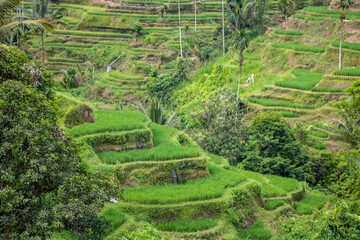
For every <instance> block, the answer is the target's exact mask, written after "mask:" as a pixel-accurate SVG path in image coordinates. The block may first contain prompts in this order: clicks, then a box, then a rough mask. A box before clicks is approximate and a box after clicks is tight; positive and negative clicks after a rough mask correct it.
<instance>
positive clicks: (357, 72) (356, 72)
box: [333, 67, 360, 77]
mask: <svg viewBox="0 0 360 240" xmlns="http://www.w3.org/2000/svg"><path fill="white" fill-rule="evenodd" d="M333 74H334V75H338V76H355V77H357V76H360V67H358V68H352V69H342V70H338V71H335V72H334V73H333Z"/></svg>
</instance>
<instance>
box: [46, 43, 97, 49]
mask: <svg viewBox="0 0 360 240" xmlns="http://www.w3.org/2000/svg"><path fill="white" fill-rule="evenodd" d="M45 47H47V48H92V47H93V45H90V44H63V43H61V44H59V43H46V44H45Z"/></svg>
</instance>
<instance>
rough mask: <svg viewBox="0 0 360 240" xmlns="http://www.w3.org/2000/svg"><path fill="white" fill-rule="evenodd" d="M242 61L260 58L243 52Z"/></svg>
mask: <svg viewBox="0 0 360 240" xmlns="http://www.w3.org/2000/svg"><path fill="white" fill-rule="evenodd" d="M244 59H247V60H260V56H257V55H254V54H252V53H247V52H245V53H244Z"/></svg>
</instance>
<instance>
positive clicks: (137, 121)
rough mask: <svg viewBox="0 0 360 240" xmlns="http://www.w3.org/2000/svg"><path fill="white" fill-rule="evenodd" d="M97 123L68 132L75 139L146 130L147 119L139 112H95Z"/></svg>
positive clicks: (83, 125) (80, 126) (74, 128)
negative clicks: (106, 133) (102, 133)
mask: <svg viewBox="0 0 360 240" xmlns="http://www.w3.org/2000/svg"><path fill="white" fill-rule="evenodd" d="M94 114H95V118H96V122H94V123H85V124H82V125H79V126H76V127H73V128H72V129H70V130H68V131H69V133H71V135H73V136H75V137H79V136H84V135H89V134H94V133H101V132H116V131H127V130H134V129H139V128H145V122H146V121H147V118H146V116H145V115H144V114H141V113H139V112H128V111H107V110H97V111H94Z"/></svg>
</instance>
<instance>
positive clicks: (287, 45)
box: [271, 43, 325, 53]
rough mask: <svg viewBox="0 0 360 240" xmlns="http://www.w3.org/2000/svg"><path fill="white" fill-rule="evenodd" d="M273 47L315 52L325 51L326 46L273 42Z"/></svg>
mask: <svg viewBox="0 0 360 240" xmlns="http://www.w3.org/2000/svg"><path fill="white" fill-rule="evenodd" d="M271 46H272V47H275V48H286V49H291V50H295V51H304V52H313V53H324V52H325V48H322V47H312V46H307V45H302V44H298V43H272V44H271Z"/></svg>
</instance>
